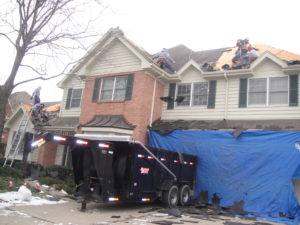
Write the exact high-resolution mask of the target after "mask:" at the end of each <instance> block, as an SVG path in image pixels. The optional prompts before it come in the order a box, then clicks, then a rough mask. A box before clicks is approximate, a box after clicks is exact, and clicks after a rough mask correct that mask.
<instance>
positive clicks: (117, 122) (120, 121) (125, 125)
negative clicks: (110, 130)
mask: <svg viewBox="0 0 300 225" xmlns="http://www.w3.org/2000/svg"><path fill="white" fill-rule="evenodd" d="M81 126H83V127H114V128H121V129H128V130H133V129H134V127H135V126H134V125H132V124H130V123H129V122H128V121H127V120H126V119H125V118H124V116H123V115H96V116H94V118H93V119H92V120H91V121H90V122H88V123H86V124H82V125H81Z"/></svg>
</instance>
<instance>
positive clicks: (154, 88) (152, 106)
mask: <svg viewBox="0 0 300 225" xmlns="http://www.w3.org/2000/svg"><path fill="white" fill-rule="evenodd" d="M156 82H157V80H156V78H154V86H153V92H152V104H151V114H150V121H149V126H150V127H151V124H152V121H153V112H154V101H155V94H156V92H155V90H156Z"/></svg>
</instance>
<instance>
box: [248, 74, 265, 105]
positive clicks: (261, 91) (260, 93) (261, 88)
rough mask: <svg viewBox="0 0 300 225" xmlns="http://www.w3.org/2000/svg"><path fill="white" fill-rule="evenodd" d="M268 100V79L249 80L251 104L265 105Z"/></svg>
mask: <svg viewBox="0 0 300 225" xmlns="http://www.w3.org/2000/svg"><path fill="white" fill-rule="evenodd" d="M266 101H267V79H266V78H256V79H250V80H249V102H248V104H249V105H265V104H266Z"/></svg>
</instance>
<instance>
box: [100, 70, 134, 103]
mask: <svg viewBox="0 0 300 225" xmlns="http://www.w3.org/2000/svg"><path fill="white" fill-rule="evenodd" d="M124 77H126V84H125V87H124V90H125V92H124V98H123V99H117V100H115V92H116V84H117V79H118V78H124ZM128 77H129V75H122V76H112V77H103V78H102V79H101V84H100V91H99V96H98V101H100V102H106V101H114V102H117V101H125V100H126V89H127V83H128ZM112 78H113V79H114V81H113V82H114V83H113V88H112V94H111V99H101V98H102V91H103V84H104V80H105V79H112ZM118 90H120V89H118Z"/></svg>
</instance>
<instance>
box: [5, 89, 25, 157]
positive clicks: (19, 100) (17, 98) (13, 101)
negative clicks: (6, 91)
mask: <svg viewBox="0 0 300 225" xmlns="http://www.w3.org/2000/svg"><path fill="white" fill-rule="evenodd" d="M30 102H31V99H30V95H29V94H28V93H27V92H25V91H21V92H15V93H13V94H11V95H10V96H9V98H8V104H7V105H6V110H5V120H8V119H9V117H10V116H11V115H12V114H13V113H14V112H15V111H16V110H17V109H18V107H19V106H20V105H21V104H30ZM7 141H8V130H7V129H5V130H4V131H3V133H2V137H1V139H0V158H1V157H3V156H4V153H5V148H6V145H7Z"/></svg>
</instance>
